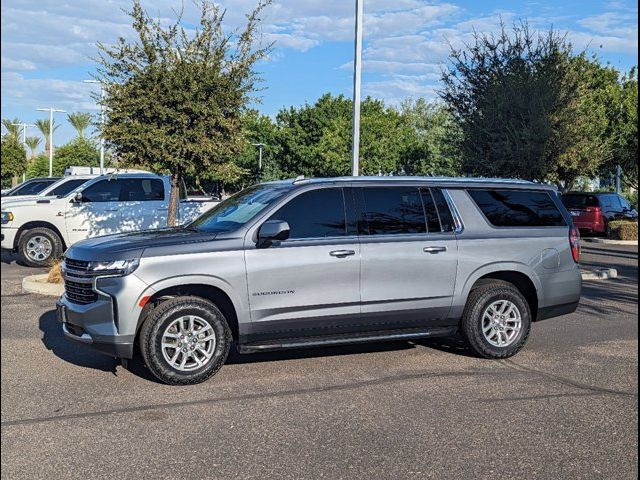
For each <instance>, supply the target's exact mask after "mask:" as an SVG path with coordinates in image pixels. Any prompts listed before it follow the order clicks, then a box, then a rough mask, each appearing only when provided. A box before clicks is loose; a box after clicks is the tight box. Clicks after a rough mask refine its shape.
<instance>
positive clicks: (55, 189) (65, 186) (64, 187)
mask: <svg viewBox="0 0 640 480" xmlns="http://www.w3.org/2000/svg"><path fill="white" fill-rule="evenodd" d="M88 181H89V179H88V178H74V179H73V180H66V181H64V182H62V183H60V184H58V185H51V188H50V189H48V190H45V191H44V192H42V195H55V196H56V197H65V196H67V195H68V194H69V193H71V192H72V191H73V190H75V189H76V188H78V187H79V186H80V185H83V184H85V183H87V182H88Z"/></svg>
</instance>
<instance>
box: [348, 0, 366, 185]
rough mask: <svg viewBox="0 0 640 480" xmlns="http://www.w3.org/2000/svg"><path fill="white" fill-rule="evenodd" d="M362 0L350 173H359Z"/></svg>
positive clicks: (359, 0) (361, 1) (358, 0)
mask: <svg viewBox="0 0 640 480" xmlns="http://www.w3.org/2000/svg"><path fill="white" fill-rule="evenodd" d="M363 17H364V0H356V35H355V37H356V38H355V53H354V58H353V145H352V148H351V153H352V157H351V175H353V176H354V177H357V176H358V175H360V88H361V85H362V20H363Z"/></svg>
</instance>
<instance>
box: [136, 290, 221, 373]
mask: <svg viewBox="0 0 640 480" xmlns="http://www.w3.org/2000/svg"><path fill="white" fill-rule="evenodd" d="M231 338H232V336H231V330H230V329H229V325H228V324H227V320H226V319H225V317H224V315H223V314H222V312H221V311H220V310H219V309H218V307H216V305H215V304H214V303H212V302H210V301H208V300H205V299H204V298H200V297H176V298H173V299H171V300H167V301H166V302H163V303H161V304H160V305H158V306H157V307H156V308H154V309H153V310H152V311H151V312H149V315H148V316H147V318H146V320H145V321H144V323H143V325H142V328H141V330H140V352H141V354H142V358H143V360H144V363H145V364H146V366H147V368H148V369H149V370H150V371H151V373H153V375H155V376H156V377H157V378H158V379H159V380H161V381H162V382H164V383H167V384H169V385H192V384H196V383H200V382H204V381H205V380H207V379H208V378H210V377H211V376H213V375H215V374H216V373H217V372H218V370H220V368H221V367H222V365H224V362H225V361H226V359H227V355H229V348H230V345H231Z"/></svg>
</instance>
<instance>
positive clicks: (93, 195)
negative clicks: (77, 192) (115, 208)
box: [82, 180, 122, 202]
mask: <svg viewBox="0 0 640 480" xmlns="http://www.w3.org/2000/svg"><path fill="white" fill-rule="evenodd" d="M121 186H122V180H100V181H99V182H98V183H94V184H93V185H91V186H89V187H87V188H85V189H84V190H83V191H82V201H83V202H117V201H119V200H120V189H121Z"/></svg>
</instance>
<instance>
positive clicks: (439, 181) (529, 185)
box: [270, 176, 557, 190]
mask: <svg viewBox="0 0 640 480" xmlns="http://www.w3.org/2000/svg"><path fill="white" fill-rule="evenodd" d="M329 183H332V184H335V183H349V184H357V183H363V184H365V183H368V184H376V183H378V184H383V183H390V184H402V183H405V184H410V183H420V184H429V185H438V186H441V187H451V188H460V187H479V186H484V187H503V188H504V187H509V188H519V189H538V190H540V189H544V190H557V188H556V187H555V186H553V185H547V184H543V183H535V182H530V181H528V180H519V179H509V178H473V177H470V178H466V177H403V176H398V177H366V176H363V177H328V178H304V177H298V178H296V179H289V180H282V181H277V182H270V184H276V185H277V184H279V185H313V184H329Z"/></svg>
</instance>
